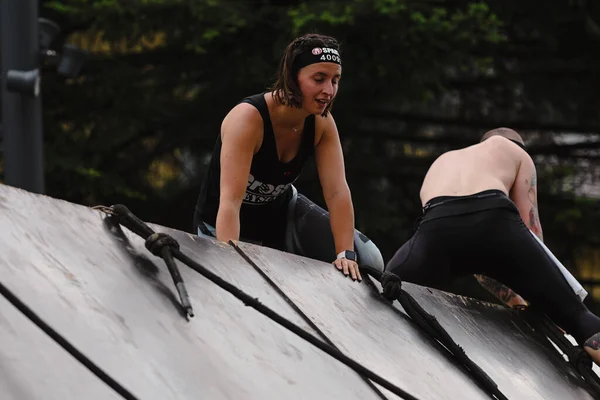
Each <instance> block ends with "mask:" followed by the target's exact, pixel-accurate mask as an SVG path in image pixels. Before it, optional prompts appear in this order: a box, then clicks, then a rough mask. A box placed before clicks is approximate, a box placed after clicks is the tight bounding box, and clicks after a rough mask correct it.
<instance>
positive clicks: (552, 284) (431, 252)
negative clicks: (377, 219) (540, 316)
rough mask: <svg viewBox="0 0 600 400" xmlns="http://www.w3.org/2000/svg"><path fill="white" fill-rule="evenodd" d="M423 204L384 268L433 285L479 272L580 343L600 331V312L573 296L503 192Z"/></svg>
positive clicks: (392, 272)
mask: <svg viewBox="0 0 600 400" xmlns="http://www.w3.org/2000/svg"><path fill="white" fill-rule="evenodd" d="M424 209H425V213H424V215H423V218H422V220H421V222H420V223H419V225H418V228H417V230H416V232H415V233H414V235H413V237H412V238H411V239H410V240H409V241H408V242H406V243H405V244H404V245H403V246H402V247H401V248H400V249H399V250H398V251H397V252H396V254H395V255H394V256H393V257H392V259H391V260H390V261H389V262H388V264H387V265H386V267H385V269H386V272H387V273H391V274H394V275H396V276H397V277H398V278H400V279H401V280H403V281H407V282H413V283H416V284H419V285H424V286H433V287H436V286H439V285H442V284H445V283H448V282H449V281H451V280H453V279H455V278H458V277H462V276H466V275H471V274H482V275H485V276H488V277H490V278H493V279H495V280H497V281H499V282H502V283H503V284H505V285H506V286H508V287H510V288H511V289H513V290H514V291H515V292H517V293H518V294H520V295H521V296H523V298H525V300H527V301H528V302H530V303H531V305H535V306H536V307H537V308H539V309H541V311H543V312H544V313H545V314H546V315H548V317H550V318H551V319H552V320H553V321H554V322H555V323H556V324H557V325H558V326H560V327H561V328H563V329H564V330H565V331H566V332H568V333H569V334H571V335H572V336H573V337H574V338H575V339H576V340H577V342H578V343H580V344H583V342H584V341H585V340H586V339H588V338H589V337H590V336H592V335H593V334H595V333H598V332H600V318H598V317H597V316H595V315H594V314H592V313H591V312H590V311H589V310H588V309H587V307H585V305H584V304H583V303H582V302H581V301H580V299H579V297H577V296H576V294H575V293H574V291H573V289H572V288H571V286H570V285H569V284H568V282H567V281H566V279H565V277H564V276H563V274H562V273H561V272H560V270H559V269H558V267H557V266H556V265H555V264H554V262H553V261H552V260H551V258H550V257H549V256H548V254H547V253H546V252H545V250H544V249H543V248H542V247H541V246H540V245H539V243H537V241H536V240H535V238H533V236H532V235H531V233H530V232H529V229H528V228H527V226H525V224H524V223H523V220H522V219H521V217H520V215H519V212H518V210H517V208H516V206H515V205H514V203H513V202H512V201H511V200H510V199H509V198H507V197H506V195H505V194H504V193H502V192H500V191H495V190H494V191H485V192H482V193H478V194H476V195H471V196H463V197H450V196H446V197H439V198H435V199H433V200H431V201H430V202H429V203H428V204H427V205H426V206H425V208H424Z"/></svg>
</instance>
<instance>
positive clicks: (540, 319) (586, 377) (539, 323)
mask: <svg viewBox="0 0 600 400" xmlns="http://www.w3.org/2000/svg"><path fill="white" fill-rule="evenodd" d="M522 312H523V313H524V315H525V316H526V317H527V319H528V321H529V323H530V325H531V327H532V328H533V329H534V330H536V331H538V334H539V335H540V336H541V337H542V341H543V343H544V344H545V345H546V346H547V347H550V348H551V350H552V351H553V352H555V351H556V349H555V348H554V347H553V346H551V345H550V343H549V341H551V342H552V343H554V344H556V346H557V347H558V348H559V349H560V350H561V351H562V352H563V353H564V354H566V355H567V358H568V359H569V361H568V362H569V364H571V365H572V366H573V368H574V369H575V370H576V371H577V372H578V373H579V375H580V378H581V379H582V381H583V383H584V384H586V385H587V386H588V388H589V390H590V391H591V392H592V394H593V395H594V398H596V399H600V377H598V375H597V374H596V373H595V372H594V370H592V366H593V363H594V361H593V360H592V358H591V357H590V355H589V354H588V353H587V352H586V351H585V350H584V349H583V348H581V346H576V345H574V344H573V343H571V342H570V341H569V340H568V339H567V338H566V337H565V335H564V334H563V332H561V330H560V329H559V328H558V327H557V326H556V324H554V323H553V322H552V321H551V320H550V319H549V318H548V317H547V316H546V314H544V313H542V312H541V311H539V310H537V309H536V308H535V307H533V306H531V307H528V308H527V309H525V310H524V311H522ZM561 358H562V357H561ZM563 361H565V360H564V359H563Z"/></svg>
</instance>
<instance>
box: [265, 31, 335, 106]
mask: <svg viewBox="0 0 600 400" xmlns="http://www.w3.org/2000/svg"><path fill="white" fill-rule="evenodd" d="M315 47H321V48H323V47H328V48H331V49H335V50H337V51H338V53H339V50H340V46H339V43H338V41H337V40H336V39H334V38H332V37H331V36H325V35H320V34H316V33H310V34H307V35H304V36H300V37H298V38H296V39H294V41H292V42H291V43H290V44H289V45H288V46H287V48H286V49H285V52H284V53H283V56H282V57H281V62H280V64H279V70H278V73H277V79H276V80H275V83H274V84H273V86H271V87H270V88H269V89H270V90H272V91H273V92H274V96H275V98H276V99H277V101H278V102H279V103H281V104H284V105H286V106H292V107H297V108H301V107H302V92H301V91H300V84H299V83H298V71H299V68H297V63H296V62H295V61H296V59H297V57H298V56H299V55H301V54H303V53H304V52H306V51H311V50H312V49H313V48H315ZM332 106H333V99H332V100H331V102H330V103H329V104H327V107H326V108H325V111H323V114H321V116H323V117H325V116H327V114H328V113H329V112H330V111H331V107H332Z"/></svg>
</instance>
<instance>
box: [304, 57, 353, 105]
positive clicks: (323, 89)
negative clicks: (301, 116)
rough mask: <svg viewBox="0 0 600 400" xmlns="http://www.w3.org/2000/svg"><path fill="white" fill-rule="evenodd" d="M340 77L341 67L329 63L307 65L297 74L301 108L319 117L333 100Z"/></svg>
mask: <svg viewBox="0 0 600 400" xmlns="http://www.w3.org/2000/svg"><path fill="white" fill-rule="evenodd" d="M341 75H342V66H341V65H339V64H335V63H330V62H322V63H315V64H310V65H307V66H306V67H304V68H302V69H301V70H300V71H299V72H298V84H299V85H300V91H301V92H302V108H304V109H305V110H306V111H308V112H309V113H311V114H315V115H321V114H323V111H325V107H327V105H328V104H329V103H330V102H331V101H332V100H333V99H334V97H335V95H336V94H337V91H338V85H339V83H340V78H341Z"/></svg>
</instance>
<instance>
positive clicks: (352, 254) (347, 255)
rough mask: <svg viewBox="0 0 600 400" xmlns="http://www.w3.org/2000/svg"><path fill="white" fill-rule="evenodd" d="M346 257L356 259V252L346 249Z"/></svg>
mask: <svg viewBox="0 0 600 400" xmlns="http://www.w3.org/2000/svg"><path fill="white" fill-rule="evenodd" d="M346 259H348V260H352V261H356V253H355V252H353V251H352V250H346Z"/></svg>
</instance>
